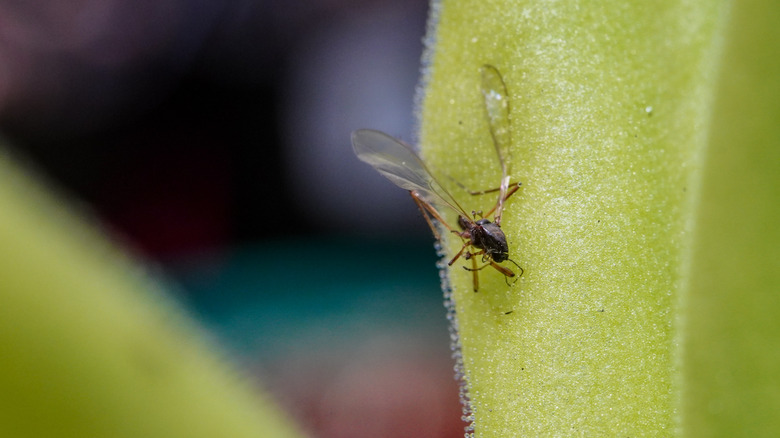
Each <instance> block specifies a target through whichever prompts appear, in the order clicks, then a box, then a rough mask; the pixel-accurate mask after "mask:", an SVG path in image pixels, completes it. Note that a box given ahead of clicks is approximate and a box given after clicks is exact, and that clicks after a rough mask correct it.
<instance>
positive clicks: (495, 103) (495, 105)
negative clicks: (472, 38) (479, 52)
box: [482, 65, 512, 174]
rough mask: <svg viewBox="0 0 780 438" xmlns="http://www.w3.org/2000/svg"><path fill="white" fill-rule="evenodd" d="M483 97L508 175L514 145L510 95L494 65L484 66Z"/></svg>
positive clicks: (499, 156) (491, 131) (495, 140)
mask: <svg viewBox="0 0 780 438" xmlns="http://www.w3.org/2000/svg"><path fill="white" fill-rule="evenodd" d="M482 96H483V97H484V99H485V110H486V111H487V116H488V125H489V126H490V134H491V135H492V136H493V145H494V146H495V148H496V152H497V153H498V159H499V161H500V162H501V170H502V172H503V173H504V174H507V173H508V169H507V163H508V159H509V146H510V145H511V143H512V141H511V138H510V134H509V93H508V92H507V91H506V85H505V84H504V79H503V78H502V77H501V73H499V72H498V70H497V69H496V68H495V67H493V66H492V65H484V66H482Z"/></svg>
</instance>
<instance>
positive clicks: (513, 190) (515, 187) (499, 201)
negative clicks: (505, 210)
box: [485, 182, 522, 225]
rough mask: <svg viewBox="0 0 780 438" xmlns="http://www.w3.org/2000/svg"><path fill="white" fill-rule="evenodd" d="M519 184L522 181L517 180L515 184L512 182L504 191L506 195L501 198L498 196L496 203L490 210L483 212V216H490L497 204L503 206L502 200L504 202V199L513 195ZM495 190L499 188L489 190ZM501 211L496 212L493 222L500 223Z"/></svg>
mask: <svg viewBox="0 0 780 438" xmlns="http://www.w3.org/2000/svg"><path fill="white" fill-rule="evenodd" d="M521 184H522V183H520V182H518V183H517V184H512V188H511V189H509V191H508V192H506V195H504V197H503V199H502V198H499V199H498V201H496V205H494V206H493V208H491V209H490V211H488V212H487V214H485V216H490V215H491V214H493V212H494V211H496V210H497V209H498V207H499V206H503V205H504V202H506V200H507V199H509V197H510V196H512V195H514V194H515V192H516V191H518V190H519V189H520V185H521ZM495 190H499V189H494V190H491V191H495ZM501 213H502V212H500V211H499V212H496V218H495V220H494V221H493V222H495V223H496V224H497V225H501Z"/></svg>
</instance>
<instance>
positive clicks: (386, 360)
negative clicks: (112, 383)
mask: <svg viewBox="0 0 780 438" xmlns="http://www.w3.org/2000/svg"><path fill="white" fill-rule="evenodd" d="M427 7H428V4H427V2H426V1H424V0H392V1H391V0H325V1H323V0H288V1H284V2H281V1H273V0H254V1H252V0H233V1H219V0H188V1H184V0H153V1H152V0H134V1H129V0H82V1H78V2H72V1H64V0H35V1H26V2H17V1H6V0H0V131H2V133H3V135H4V136H5V137H6V138H7V139H8V140H9V142H10V143H11V144H12V145H13V147H14V150H13V152H15V153H16V155H20V156H22V157H23V158H25V159H26V160H27V161H29V162H30V163H32V164H33V165H34V167H37V168H38V169H39V170H40V171H41V172H42V173H43V174H44V175H45V176H47V177H48V178H49V179H51V180H53V181H55V182H56V183H57V184H58V185H60V186H62V187H64V188H65V189H66V190H67V191H68V192H70V193H71V194H73V198H74V199H77V200H79V201H82V202H83V204H84V205H86V208H87V209H88V210H90V211H91V212H93V213H94V215H95V216H96V217H97V218H98V220H99V221H100V222H101V223H102V224H103V225H104V229H105V231H106V232H107V233H108V234H109V235H111V237H112V238H113V239H115V240H117V241H119V242H121V243H122V244H123V245H125V246H126V247H127V248H128V249H129V250H130V251H131V252H134V253H136V254H140V255H141V256H142V257H144V258H145V259H146V260H148V261H149V263H150V264H154V265H161V266H162V267H163V268H164V270H165V272H166V274H167V275H168V276H170V277H172V278H173V279H174V280H175V281H176V282H177V283H178V284H179V285H180V286H181V288H180V290H179V291H178V292H177V294H178V295H177V298H178V299H180V301H181V302H182V303H184V306H185V307H187V308H188V309H190V310H191V312H192V314H193V315H194V316H195V317H196V318H198V319H199V320H200V321H201V322H202V323H203V325H204V326H206V327H207V328H208V329H209V330H211V331H212V332H213V333H214V336H215V338H216V339H218V340H219V342H220V343H222V344H223V345H224V346H225V348H226V349H227V350H228V351H229V352H230V354H231V355H233V356H234V357H235V358H236V359H237V360H238V361H239V362H241V363H242V364H243V365H244V366H246V368H247V369H249V370H251V371H252V372H253V373H256V374H257V375H258V376H259V377H260V379H261V380H262V381H263V384H264V385H265V386H267V387H268V388H269V389H270V390H271V392H272V393H273V394H274V395H275V396H276V397H277V399H278V400H279V401H280V403H281V404H282V405H283V406H284V407H285V408H286V409H287V410H288V411H289V412H290V413H291V414H292V415H293V416H295V417H296V418H297V419H298V421H299V422H300V423H301V424H302V425H303V426H304V427H305V428H306V430H308V431H309V432H310V433H311V434H312V436H316V437H368V436H371V437H383V436H426V437H444V436H453V437H454V436H462V433H463V423H462V422H461V419H460V416H461V409H460V405H459V400H458V386H457V382H455V381H454V379H453V371H452V366H453V363H452V360H451V359H450V349H449V342H450V340H449V334H448V328H447V322H446V318H445V309H444V307H443V306H442V298H441V291H440V289H439V280H438V275H437V272H436V268H435V261H436V257H435V252H434V249H433V238H432V236H431V235H430V231H429V230H428V229H427V227H426V225H425V223H424V221H423V220H422V219H421V218H420V217H419V213H418V212H417V210H416V208H415V206H414V204H413V203H412V202H411V200H410V199H409V197H408V194H407V193H405V192H404V191H402V190H399V189H397V188H396V187H395V186H393V185H392V184H391V183H390V182H388V181H386V180H384V179H383V178H381V177H380V176H379V175H378V174H377V173H376V172H375V171H374V170H373V169H371V168H369V167H368V166H367V165H365V164H363V163H361V162H359V161H358V160H357V159H356V158H355V157H354V155H353V153H352V149H351V146H350V142H349V141H350V140H349V138H350V137H349V136H350V132H351V131H352V130H354V129H358V128H375V129H380V130H382V131H385V132H387V133H389V134H391V135H393V136H396V137H398V138H401V139H405V140H407V141H411V140H413V132H414V127H415V118H414V98H415V92H416V87H417V86H418V82H419V77H420V72H419V69H420V58H421V54H422V49H423V46H422V38H423V36H424V32H425V23H426V19H427ZM82 207H83V206H82ZM367 419H369V420H367Z"/></svg>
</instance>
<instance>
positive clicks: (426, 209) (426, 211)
mask: <svg viewBox="0 0 780 438" xmlns="http://www.w3.org/2000/svg"><path fill="white" fill-rule="evenodd" d="M409 194H410V195H411V196H412V199H413V200H414V203H415V204H416V205H417V208H419V209H420V212H421V213H422V215H423V217H424V218H425V222H427V223H428V226H429V227H430V228H431V231H433V235H434V236H435V237H436V240H441V235H439V231H438V230H437V229H436V226H435V225H434V224H433V221H431V218H430V216H433V217H434V218H436V220H437V221H439V222H440V223H441V224H442V225H444V226H445V227H446V228H447V229H448V230H450V231H452V232H455V233H457V231H455V229H454V228H452V227H451V226H450V225H449V224H448V223H447V222H445V221H444V219H442V217H441V215H439V213H438V212H437V211H436V209H434V208H433V206H432V205H431V204H429V203H427V202H425V201H424V200H423V199H422V198H420V195H419V194H417V192H416V191H414V190H412V191H410V192H409ZM429 215H430V216H429ZM461 251H463V250H461Z"/></svg>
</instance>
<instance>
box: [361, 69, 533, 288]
mask: <svg viewBox="0 0 780 438" xmlns="http://www.w3.org/2000/svg"><path fill="white" fill-rule="evenodd" d="M482 95H483V98H484V103H485V109H486V112H487V117H488V122H489V126H490V133H491V136H492V137H493V144H494V146H495V149H496V153H497V155H498V161H499V165H500V166H501V182H500V185H499V187H498V188H495V189H491V190H483V191H469V193H470V194H472V195H482V194H486V193H492V192H498V199H497V201H496V204H495V205H494V206H493V208H491V209H490V210H489V211H488V212H487V213H486V214H482V212H481V211H472V212H471V214H468V213H466V210H464V209H463V207H461V205H460V204H459V203H458V201H457V200H456V199H455V198H454V197H453V196H452V195H451V194H450V193H449V192H448V191H447V190H446V189H445V188H444V186H442V185H441V183H440V182H439V181H438V180H437V179H436V178H434V177H433V175H432V174H431V172H430V170H429V169H428V166H426V165H425V163H424V162H423V161H422V159H420V157H418V156H417V154H416V153H414V151H413V150H412V148H411V147H410V146H408V145H407V144H405V143H403V142H401V141H400V140H397V139H395V138H393V137H391V136H389V135H387V134H385V133H383V132H380V131H375V130H371V129H360V130H357V131H355V132H353V133H352V147H353V149H354V151H355V155H357V157H358V158H359V159H360V160H361V161H363V162H366V163H368V164H370V165H371V166H372V167H373V168H374V169H376V170H377V171H378V172H379V173H380V174H382V175H383V176H384V177H386V178H387V179H389V180H390V181H392V182H393V183H394V184H395V185H397V186H398V187H401V188H402V189H405V190H408V191H409V194H410V195H411V196H412V200H413V201H414V203H415V204H416V205H417V207H418V208H419V209H420V211H421V212H422V215H423V217H424V218H425V221H426V222H427V223H428V226H429V227H430V228H431V230H432V231H433V234H434V236H435V237H436V238H437V239H438V240H441V236H440V235H439V231H438V229H437V227H436V225H435V224H434V222H433V219H435V220H436V221H438V222H439V223H440V224H442V225H443V226H444V227H445V228H446V229H447V230H449V231H450V232H452V233H454V234H456V235H458V236H459V237H460V238H461V239H462V240H463V246H462V247H461V248H460V251H458V252H457V253H456V254H455V256H454V257H453V258H452V259H451V260H450V261H449V263H448V265H449V266H452V265H453V264H454V263H455V262H456V261H457V260H458V259H460V258H461V257H463V258H464V259H465V260H471V267H470V268H469V267H466V266H464V269H466V270H468V271H471V272H473V286H474V291H475V292H477V291H478V290H479V276H478V271H480V270H482V269H483V268H485V267H487V266H491V267H492V268H494V269H495V270H497V271H498V272H500V273H501V274H503V275H504V276H505V278H507V279H508V278H513V277H515V273H514V272H513V271H512V270H511V269H509V268H507V267H506V266H504V265H500V264H499V263H502V262H505V261H509V262H512V263H513V264H514V265H515V266H517V268H518V269H520V275H523V272H524V271H523V268H521V267H520V266H519V265H518V264H517V263H515V262H514V261H513V260H511V259H510V258H509V246H508V244H507V241H506V236H505V235H504V232H503V230H501V215H502V213H503V212H504V205H505V203H506V200H507V199H509V197H510V196H512V195H513V194H514V193H515V192H516V191H517V190H518V189H519V188H520V183H510V177H509V167H508V160H507V159H508V157H509V145H510V138H509V102H508V93H507V91H506V86H505V85H504V81H503V79H502V78H501V75H500V73H499V72H498V70H497V69H496V68H495V67H493V66H490V65H485V66H483V67H482ZM442 207H446V208H450V209H452V210H453V211H455V213H457V214H458V227H459V228H460V229H459V230H458V229H456V228H454V227H452V226H450V225H449V224H448V223H447V221H446V220H445V219H444V218H443V216H442V214H441V213H440V212H439V210H438V209H439V208H442ZM491 215H492V217H493V220H492V221H491V220H490V219H488V217H490V216H491ZM479 256H481V262H482V263H483V265H482V266H479V267H478V266H477V259H478V258H480V257H479ZM507 282H508V280H507Z"/></svg>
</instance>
